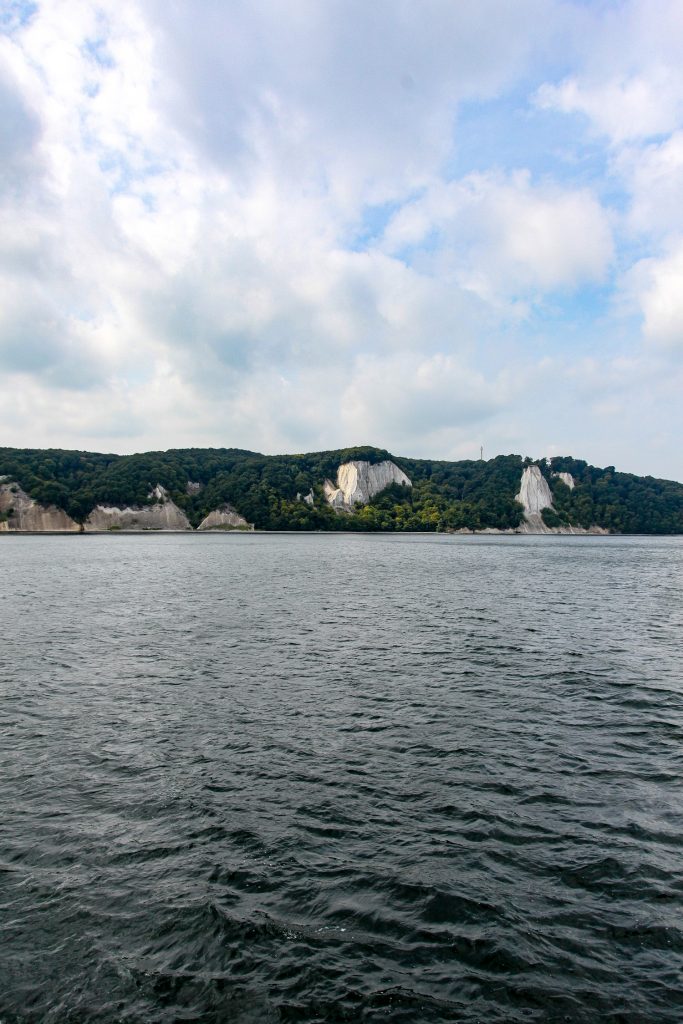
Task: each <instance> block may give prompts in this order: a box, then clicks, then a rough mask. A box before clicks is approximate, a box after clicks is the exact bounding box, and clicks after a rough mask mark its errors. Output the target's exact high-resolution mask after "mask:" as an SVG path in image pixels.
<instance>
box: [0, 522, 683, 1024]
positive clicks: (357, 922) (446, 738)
mask: <svg viewBox="0 0 683 1024" xmlns="http://www.w3.org/2000/svg"><path fill="white" fill-rule="evenodd" d="M0 562H1V565H2V571H3V578H4V582H5V592H6V594H8V595H11V597H10V598H9V599H8V600H6V602H5V604H6V607H5V608H4V609H3V613H4V619H3V643H2V645H0V686H1V687H2V698H3V699H2V703H1V705H0V725H1V728H2V737H3V742H2V744H1V745H0V1022H1V1024H87V1022H91V1021H92V1022H103V1024H114V1022H117V1024H118V1022H126V1024H172V1022H173V1024H175V1022H181V1021H202V1022H209V1024H214V1022H215V1024H219V1022H225V1021H231V1022H237V1024H249V1022H252V1024H260V1022H264V1024H265V1022H311V1024H313V1022H341V1021H349V1022H351V1021H352V1022H358V1021H363V1022H381V1021H392V1022H399V1024H400V1022H405V1024H414V1022H416V1021H420V1022H425V1024H441V1022H446V1021H449V1022H450V1021H459V1022H463V1021H464V1022H471V1024H475V1022H484V1021H485V1022H487V1024H496V1022H501V1024H502V1022H505V1024H509V1022H513V1024H514V1022H522V1021H524V1022H528V1021H547V1022H559V1021H576V1022H591V1024H592V1022H595V1021H596V1020H600V1021H607V1022H614V1024H617V1022H619V1024H636V1022H638V1024H641V1022H650V1021H657V1022H662V1024H668V1022H670V1024H674V1022H676V1024H678V1022H679V1021H680V1020H681V1019H683V988H682V987H681V985H680V978H681V976H682V971H683V924H682V922H683V801H682V800H681V788H680V779H681V774H682V773H683V678H682V673H681V661H680V651H681V641H682V639H683V636H682V633H683V630H682V628H681V627H682V623H683V597H682V592H681V591H682V587H681V579H682V578H683V577H682V574H681V570H682V569H683V543H682V542H681V541H680V540H679V539H646V538H628V539H626V538H609V539H592V538H470V537H467V538H446V537H443V538H440V537H408V536H406V537H373V536H356V537H354V536H348V537H347V536H329V535H321V536H298V537H296V536H246V535H245V536H235V537H231V536H215V537H212V536H206V537H202V536H197V537H194V536H192V537H183V536H142V537H132V536H131V537H126V536H113V537H87V538H77V537H74V538H60V537H31V538H29V537H9V538H0Z"/></svg>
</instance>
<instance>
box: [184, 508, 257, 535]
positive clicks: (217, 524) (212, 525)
mask: <svg viewBox="0 0 683 1024" xmlns="http://www.w3.org/2000/svg"><path fill="white" fill-rule="evenodd" d="M197 529H198V530H253V529H254V527H253V526H250V525H249V523H248V522H247V521H246V519H245V518H244V516H241V515H240V514H239V512H236V511H235V509H234V508H232V506H231V505H222V506H221V508H215V509H214V510H213V512H209V514H208V516H206V517H205V518H204V519H202V521H201V523H200V524H199V526H198V527H197Z"/></svg>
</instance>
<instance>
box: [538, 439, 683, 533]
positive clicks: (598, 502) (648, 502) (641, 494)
mask: <svg viewBox="0 0 683 1024" xmlns="http://www.w3.org/2000/svg"><path fill="white" fill-rule="evenodd" d="M541 468H542V470H543V471H544V472H545V473H546V476H548V477H549V483H550V486H551V489H552V492H553V505H554V506H555V511H553V510H552V509H550V510H548V509H546V510H545V512H544V513H543V518H544V520H545V521H546V523H547V524H548V525H549V526H559V525H562V524H570V525H572V526H585V527H588V526H591V524H593V523H597V525H598V526H603V527H604V528H605V529H607V530H611V531H613V532H614V533H683V484H680V483H676V482H675V481H674V480H658V479H656V478H655V477H652V476H634V475H633V474H632V473H618V472H617V471H616V470H615V468H614V466H607V467H606V468H604V469H598V468H597V467H595V466H589V465H588V463H587V462H584V461H583V460H582V459H572V458H569V457H562V458H554V459H551V464H550V467H547V466H546V465H545V464H541ZM554 473H571V475H572V477H573V478H574V483H575V485H576V486H575V487H574V489H573V490H571V489H570V488H569V487H567V485H566V484H565V483H563V482H562V481H561V480H560V479H558V478H557V477H555V476H553V475H552V474H554Z"/></svg>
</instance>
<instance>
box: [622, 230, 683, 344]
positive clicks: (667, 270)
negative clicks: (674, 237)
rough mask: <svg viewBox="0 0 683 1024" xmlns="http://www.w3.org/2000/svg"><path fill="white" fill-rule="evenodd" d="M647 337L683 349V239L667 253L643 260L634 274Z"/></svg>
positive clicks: (650, 340) (634, 270)
mask: <svg viewBox="0 0 683 1024" xmlns="http://www.w3.org/2000/svg"><path fill="white" fill-rule="evenodd" d="M630 283H631V287H632V291H633V294H634V296H635V298H636V301H637V302H638V304H639V306H640V309H641V310H642V315H643V333H644V335H645V338H646V339H647V340H648V341H649V342H651V343H652V344H654V345H657V346H660V347H661V348H663V349H669V350H679V351H681V352H683V242H681V243H679V244H678V245H677V246H676V247H675V248H674V249H673V250H672V251H671V252H669V253H668V254H667V255H665V256H662V257H661V258H657V259H646V260H641V261H640V262H639V263H637V264H636V265H635V267H634V268H633V270H632V272H631V275H630Z"/></svg>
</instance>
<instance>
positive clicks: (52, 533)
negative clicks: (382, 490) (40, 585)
mask: <svg viewBox="0 0 683 1024" xmlns="http://www.w3.org/2000/svg"><path fill="white" fill-rule="evenodd" d="M117 536H118V537H163V536H171V537H207V536H212V537H218V536H223V537H225V536H229V537H237V536H239V537H278V536H284V537H340V536H341V537H463V538H465V537H509V538H512V539H514V538H515V537H547V538H552V537H568V538H574V539H576V540H585V539H587V538H593V539H595V538H600V539H602V540H610V539H614V538H620V537H683V533H602V532H600V533H598V532H596V533H590V532H589V531H586V532H582V533H574V532H569V531H567V532H565V531H558V532H557V533H556V532H542V533H541V532H538V533H532V532H530V531H528V530H520V531H516V530H496V529H488V530H453V531H450V532H448V531H445V530H444V531H441V532H437V531H436V530H84V531H82V532H81V531H77V530H0V538H2V537H117Z"/></svg>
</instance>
